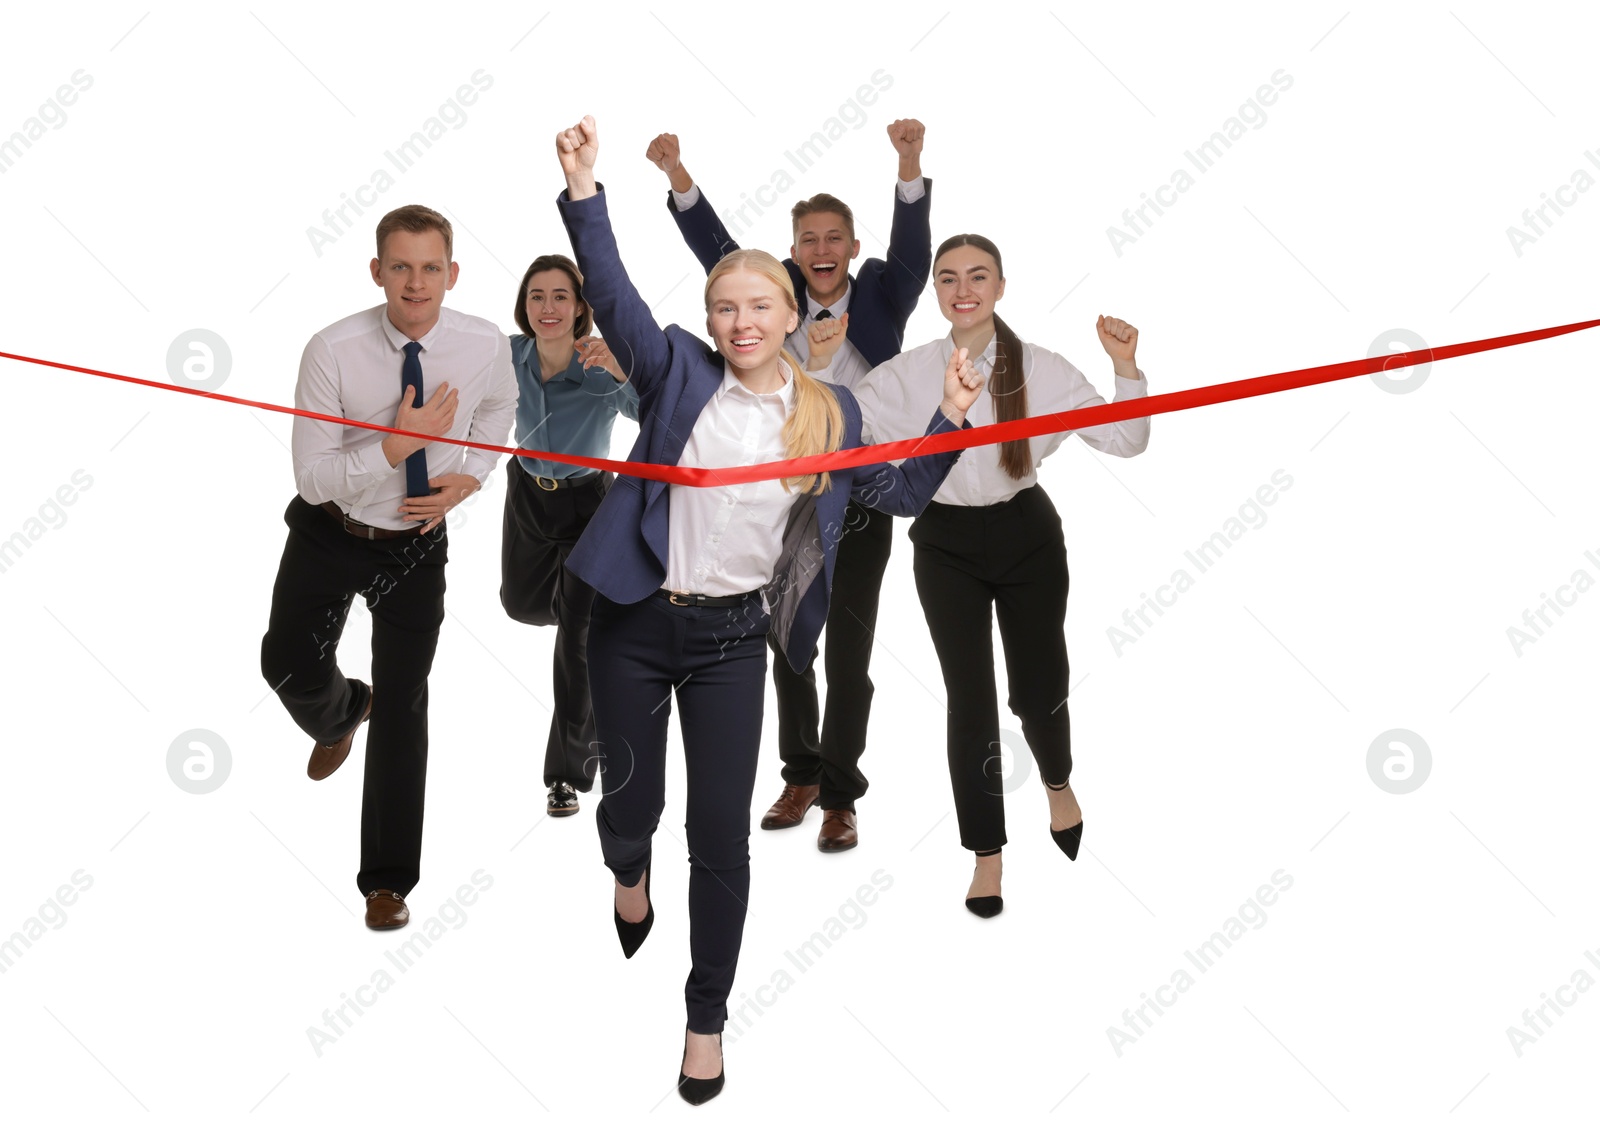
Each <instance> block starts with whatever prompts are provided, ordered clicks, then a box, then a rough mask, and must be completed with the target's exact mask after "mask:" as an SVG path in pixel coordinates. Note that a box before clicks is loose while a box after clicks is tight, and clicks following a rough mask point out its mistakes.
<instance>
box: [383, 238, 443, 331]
mask: <svg viewBox="0 0 1600 1125" xmlns="http://www.w3.org/2000/svg"><path fill="white" fill-rule="evenodd" d="M449 256H450V255H449V251H448V250H446V248H445V244H444V235H442V234H440V233H439V232H438V231H436V230H427V231H423V232H421V233H420V234H418V233H414V232H412V231H408V230H397V231H394V232H392V233H391V234H390V235H389V236H388V237H387V238H385V239H384V240H383V250H382V252H381V254H380V256H379V257H377V258H374V259H372V280H373V281H375V282H377V283H378V284H379V285H381V286H382V287H383V293H384V297H385V299H386V303H387V305H388V312H389V322H390V323H391V324H393V325H394V326H395V327H396V328H398V329H400V331H401V332H404V333H405V334H406V336H407V338H408V339H412V340H420V339H422V337H424V336H426V335H427V334H428V332H429V331H430V330H432V328H433V326H434V325H435V324H437V323H439V310H440V309H441V308H443V307H444V295H445V291H446V290H448V289H451V288H453V287H454V286H455V283H456V274H457V272H458V271H459V267H458V266H457V265H456V263H454V262H452V261H450V260H449Z"/></svg>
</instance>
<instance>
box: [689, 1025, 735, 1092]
mask: <svg viewBox="0 0 1600 1125" xmlns="http://www.w3.org/2000/svg"><path fill="white" fill-rule="evenodd" d="M721 1053H722V1032H720V1031H719V1032H717V1054H719V1055H720V1054H721ZM683 1057H684V1058H685V1059H688V1057H689V1045H688V1044H687V1043H685V1044H684V1046H683ZM727 1073H728V1063H727V1060H726V1059H724V1060H723V1063H722V1070H721V1072H720V1073H718V1075H717V1076H716V1077H715V1078H690V1077H689V1076H688V1075H687V1074H685V1073H684V1072H683V1064H682V1063H679V1064H678V1093H679V1094H680V1095H681V1096H682V1098H683V1100H684V1101H686V1102H688V1103H689V1104H690V1105H704V1104H705V1103H706V1102H709V1101H710V1100H711V1099H712V1098H714V1097H716V1096H717V1095H718V1094H720V1093H722V1080H723V1078H724V1077H725V1076H726V1075H727Z"/></svg>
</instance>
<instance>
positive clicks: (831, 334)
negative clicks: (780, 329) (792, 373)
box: [806, 313, 850, 371]
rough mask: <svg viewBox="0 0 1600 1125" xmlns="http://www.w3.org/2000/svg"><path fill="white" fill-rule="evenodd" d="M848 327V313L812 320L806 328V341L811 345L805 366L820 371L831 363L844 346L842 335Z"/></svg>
mask: <svg viewBox="0 0 1600 1125" xmlns="http://www.w3.org/2000/svg"><path fill="white" fill-rule="evenodd" d="M849 327H850V314H849V313H845V314H844V315H843V316H839V317H834V316H830V317H828V318H827V319H825V320H813V321H812V322H811V323H810V325H808V326H807V328H806V340H807V342H808V343H809V344H810V345H811V358H810V360H808V361H807V363H806V366H807V367H808V368H809V369H811V370H813V371H821V370H822V369H823V368H824V367H826V366H828V364H830V363H832V362H833V357H834V355H835V354H836V353H837V352H838V351H839V348H840V347H841V346H842V345H843V344H844V334H845V331H846V330H847V329H848V328H849Z"/></svg>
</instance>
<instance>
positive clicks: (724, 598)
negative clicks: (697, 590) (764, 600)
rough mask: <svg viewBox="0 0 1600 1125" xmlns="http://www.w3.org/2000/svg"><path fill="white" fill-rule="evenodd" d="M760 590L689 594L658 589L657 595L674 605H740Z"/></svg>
mask: <svg viewBox="0 0 1600 1125" xmlns="http://www.w3.org/2000/svg"><path fill="white" fill-rule="evenodd" d="M760 592H761V591H760V590H746V591H745V592H744V593H742V594H726V595H719V596H713V595H710V594H689V593H685V592H683V591H682V590H657V591H656V593H655V596H656V597H658V598H663V599H665V600H666V601H669V602H671V603H672V604H673V605H740V604H742V603H743V602H745V601H747V600H748V599H750V598H753V597H755V596H756V595H757V594H759V593H760Z"/></svg>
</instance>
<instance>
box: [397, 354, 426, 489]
mask: <svg viewBox="0 0 1600 1125" xmlns="http://www.w3.org/2000/svg"><path fill="white" fill-rule="evenodd" d="M420 351H422V345H421V344H419V343H417V342H416V341H415V340H412V341H411V342H410V343H409V344H407V345H406V361H405V363H403V364H401V365H400V384H401V386H402V387H403V388H404V391H410V392H412V397H411V406H412V409H416V408H418V407H420V406H421V405H422V361H421V360H420V359H418V358H417V353H418V352H420ZM404 391H402V393H404ZM431 492H432V489H430V488H429V487H428V451H427V450H425V449H419V450H417V451H416V452H415V453H413V454H412V455H411V456H410V457H407V458H406V495H407V496H427V495H429V494H430V493H431Z"/></svg>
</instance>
